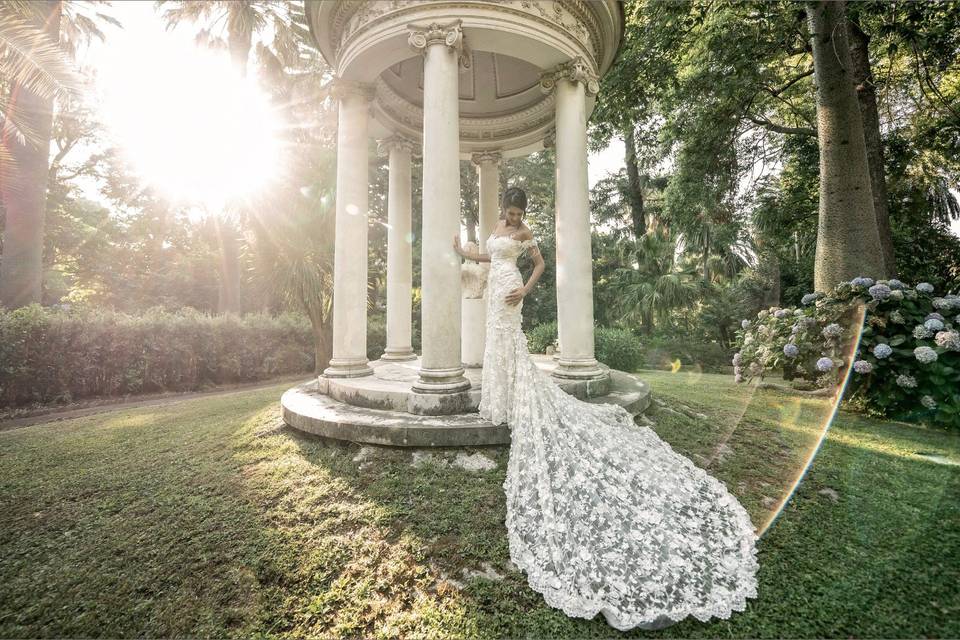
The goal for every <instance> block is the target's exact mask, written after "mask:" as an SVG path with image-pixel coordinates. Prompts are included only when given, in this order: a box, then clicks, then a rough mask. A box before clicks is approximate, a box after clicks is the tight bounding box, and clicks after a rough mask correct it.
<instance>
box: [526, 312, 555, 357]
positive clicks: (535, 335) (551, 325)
mask: <svg viewBox="0 0 960 640" xmlns="http://www.w3.org/2000/svg"><path fill="white" fill-rule="evenodd" d="M556 340H557V321H556V320H553V321H551V322H544V323H542V324H538V325H537V326H535V327H534V328H533V329H531V330H530V331H528V332H527V348H528V349H529V350H530V352H531V353H546V351H547V347H548V346H549V345H552V344H553V343H554V342H556Z"/></svg>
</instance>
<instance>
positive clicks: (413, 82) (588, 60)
mask: <svg viewBox="0 0 960 640" xmlns="http://www.w3.org/2000/svg"><path fill="white" fill-rule="evenodd" d="M305 7H306V15H307V19H308V22H309V25H310V31H311V34H312V35H313V38H314V40H315V41H316V43H317V46H318V47H319V49H320V51H321V52H322V54H323V56H324V58H326V60H327V62H328V63H329V64H330V66H331V67H332V68H333V70H334V72H335V74H336V75H337V77H339V78H343V79H345V80H351V81H356V82H361V83H368V84H370V85H372V86H373V87H374V89H375V98H374V102H373V105H372V113H373V120H372V122H371V123H370V134H371V135H373V136H376V137H386V136H390V135H395V134H399V135H402V136H405V137H408V138H410V139H411V140H413V141H414V142H415V143H420V142H422V129H423V118H424V114H423V58H422V56H420V55H418V54H417V53H415V52H414V51H413V49H412V48H411V46H410V44H409V43H408V39H409V36H410V28H411V27H421V28H422V27H425V26H427V25H431V24H439V25H443V24H449V23H452V22H455V21H459V23H460V24H461V28H462V31H463V41H464V44H465V47H466V49H465V53H466V54H467V55H466V56H465V58H466V59H468V60H469V65H467V66H466V67H465V68H461V69H460V150H461V157H466V158H469V157H470V154H471V153H473V152H478V151H499V152H501V153H503V154H504V155H505V156H507V157H510V156H519V155H526V154H528V153H531V152H533V151H537V150H539V149H542V148H543V140H544V138H545V136H547V135H549V133H550V132H551V130H552V129H553V126H554V119H555V98H554V95H553V93H552V92H549V91H548V92H543V91H541V90H540V77H541V74H543V73H544V72H547V71H550V70H552V69H554V68H555V67H556V66H557V65H559V64H561V63H566V62H568V61H571V60H576V59H579V60H581V61H582V63H583V65H584V66H585V68H586V69H587V70H588V71H589V72H590V73H591V74H593V75H594V76H596V77H600V76H602V75H603V74H604V73H605V72H606V70H607V69H608V68H609V67H610V65H611V64H612V63H613V59H614V56H615V55H616V52H617V49H618V48H619V46H620V39H621V37H622V33H623V8H622V3H621V2H620V1H619V0H378V1H375V2H357V1H355V0H341V1H334V0H306V4H305ZM594 103H595V98H594V97H593V95H592V94H591V93H588V94H587V105H586V108H587V114H588V115H589V113H590V112H591V111H592V110H593V106H594Z"/></svg>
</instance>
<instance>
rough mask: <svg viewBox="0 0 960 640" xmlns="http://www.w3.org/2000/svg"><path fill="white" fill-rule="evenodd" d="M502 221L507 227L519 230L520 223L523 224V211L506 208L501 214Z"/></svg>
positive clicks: (516, 208)
mask: <svg viewBox="0 0 960 640" xmlns="http://www.w3.org/2000/svg"><path fill="white" fill-rule="evenodd" d="M503 220H504V221H505V222H506V223H507V225H508V226H511V227H517V228H520V223H521V222H523V209H521V208H520V207H507V210H506V211H504V213H503Z"/></svg>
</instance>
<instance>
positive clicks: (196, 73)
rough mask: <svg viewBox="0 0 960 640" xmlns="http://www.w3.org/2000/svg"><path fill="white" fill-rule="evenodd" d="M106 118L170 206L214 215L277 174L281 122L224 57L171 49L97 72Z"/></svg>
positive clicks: (113, 63) (120, 59) (111, 63)
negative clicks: (185, 205)
mask: <svg viewBox="0 0 960 640" xmlns="http://www.w3.org/2000/svg"><path fill="white" fill-rule="evenodd" d="M100 81H101V86H102V88H103V110H104V119H105V121H106V122H107V123H108V125H109V126H110V127H111V129H112V130H113V131H114V133H115V135H116V137H117V141H118V144H120V145H121V147H123V149H124V150H125V153H126V155H127V156H128V157H129V159H130V160H131V162H132V163H133V165H134V166H135V167H136V169H137V171H138V172H139V173H140V174H141V175H142V177H143V178H144V179H145V180H146V181H148V182H150V183H151V184H153V185H155V186H156V187H157V188H158V189H160V190H161V191H162V192H163V193H164V194H165V195H166V196H167V197H169V198H171V199H173V200H175V201H185V202H194V203H202V204H204V205H205V206H207V207H210V208H211V209H214V210H219V209H220V208H221V207H222V206H223V205H224V204H225V203H226V202H227V201H228V200H230V199H232V198H239V197H244V196H250V195H252V194H254V193H255V192H256V191H257V190H258V189H260V188H262V187H263V186H264V184H265V183H266V182H268V181H269V180H270V178H271V177H273V176H274V174H275V170H276V167H277V163H278V160H279V157H278V156H279V153H278V152H279V141H278V137H277V132H278V131H279V122H278V118H277V117H276V115H275V113H274V110H273V109H272V108H271V105H270V103H269V100H268V97H267V96H266V95H265V94H264V92H263V91H262V90H261V89H260V88H259V87H258V86H257V85H256V82H255V80H254V78H253V77H252V76H251V77H248V78H246V79H245V78H242V77H240V75H239V73H238V72H237V71H236V70H235V69H234V68H233V67H232V66H231V64H230V60H229V57H228V56H227V55H226V54H225V53H220V52H212V51H208V50H203V49H198V48H196V47H193V48H190V49H188V50H184V49H183V48H170V49H169V50H165V51H163V52H156V51H155V52H153V54H152V55H149V56H138V57H137V58H135V59H131V58H127V57H119V56H118V57H114V58H113V59H112V60H109V61H108V62H107V63H106V64H104V65H103V66H102V67H101V71H100Z"/></svg>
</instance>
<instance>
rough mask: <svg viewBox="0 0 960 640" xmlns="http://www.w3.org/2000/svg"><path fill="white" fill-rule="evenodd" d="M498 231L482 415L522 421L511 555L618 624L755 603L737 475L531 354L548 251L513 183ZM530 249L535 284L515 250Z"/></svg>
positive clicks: (541, 584) (584, 612)
mask: <svg viewBox="0 0 960 640" xmlns="http://www.w3.org/2000/svg"><path fill="white" fill-rule="evenodd" d="M501 206H502V209H503V218H502V219H501V220H500V222H499V223H498V224H497V227H496V229H494V231H493V234H492V235H491V236H490V238H489V239H488V240H487V244H486V247H487V251H488V252H489V253H488V254H478V253H470V252H467V251H465V250H464V249H463V248H462V247H461V246H460V239H459V237H455V238H454V241H453V246H454V249H455V251H456V252H457V253H458V254H459V255H460V256H462V257H464V258H467V259H469V260H475V261H478V262H490V271H489V275H488V281H487V321H486V350H485V352H484V356H483V374H482V382H481V400H480V407H479V410H480V415H481V417H483V418H485V419H487V420H489V421H490V422H492V423H494V424H503V423H507V424H509V425H510V434H511V444H510V456H509V462H508V464H507V474H506V480H505V481H504V484H503V488H504V490H505V492H506V503H507V517H506V525H507V533H508V537H509V544H510V559H511V560H512V561H513V563H514V564H516V565H517V566H518V567H520V568H521V569H522V570H523V571H525V572H526V574H527V579H528V582H529V584H530V586H531V587H532V588H533V589H534V590H536V591H538V592H540V593H542V594H543V597H544V599H545V600H546V602H547V604H549V605H550V606H552V607H555V608H558V609H562V610H563V611H564V613H566V614H567V615H569V616H575V617H580V618H587V619H591V618H593V617H594V616H595V615H596V614H597V613H598V612H600V613H603V615H604V617H605V618H606V620H607V622H608V623H609V624H610V625H611V626H613V627H615V628H617V629H619V630H627V629H632V628H643V629H659V628H662V627H665V626H668V625H671V624H673V623H674V622H677V621H679V620H681V619H683V618H685V617H687V616H691V615H692V616H693V617H695V618H696V619H698V620H700V621H702V622H706V621H707V620H709V619H710V618H712V617H719V618H729V617H730V614H731V612H732V611H743V610H744V609H745V608H746V600H747V598H755V597H756V595H757V587H756V584H757V582H756V571H757V568H758V564H757V560H756V548H755V542H756V540H757V535H756V533H755V531H754V527H753V524H752V523H751V521H750V516H749V515H748V514H747V512H746V510H745V509H744V508H743V506H742V505H741V504H740V503H739V502H738V501H737V499H736V498H735V497H734V496H733V495H731V494H730V493H729V491H728V490H727V488H726V486H725V485H724V484H723V483H722V482H721V481H719V480H717V479H716V478H714V477H712V476H710V475H709V474H708V473H707V472H706V471H704V470H702V469H700V468H699V467H697V466H695V465H694V464H693V463H692V462H691V461H690V460H689V459H687V458H686V457H684V456H683V455H681V454H679V453H677V452H675V451H674V450H673V449H672V448H671V446H670V445H669V444H667V443H666V442H665V441H663V440H661V439H660V438H659V437H658V436H657V434H656V433H655V432H654V431H653V430H652V429H650V428H649V427H645V426H638V425H637V424H636V423H635V422H634V420H633V418H632V417H631V415H630V414H629V413H628V412H627V411H626V410H625V409H624V408H623V407H620V406H619V405H613V404H592V403H588V402H583V401H580V400H578V399H577V398H575V397H573V396H571V395H569V394H567V393H566V392H564V391H563V390H562V389H560V387H558V386H557V385H556V384H555V383H554V382H553V380H552V379H551V377H550V376H549V375H548V374H547V373H545V372H543V371H541V370H540V369H539V368H538V367H537V365H536V364H535V363H534V362H533V360H532V359H531V358H530V355H529V353H528V351H527V340H526V337H525V336H524V334H523V331H522V330H521V328H520V311H521V308H522V307H523V298H524V296H526V295H527V294H528V293H529V292H530V290H531V289H532V287H533V285H534V284H535V283H536V281H537V279H539V277H540V274H541V273H543V267H544V263H543V257H542V256H541V255H540V252H539V250H538V249H537V242H536V240H535V239H534V238H533V235H532V234H531V232H530V229H529V228H528V227H527V226H526V225H525V224H524V223H523V215H524V212H525V210H526V207H527V197H526V194H525V193H524V192H523V190H522V189H519V188H517V187H511V188H510V189H507V191H506V193H504V196H503V200H502V203H501ZM524 251H530V253H531V257H532V258H533V260H534V263H535V266H534V270H533V274H532V275H531V277H530V278H529V280H528V281H527V283H526V284H524V283H523V279H522V277H521V275H520V271H519V270H518V269H517V265H516V260H517V257H518V256H519V255H521V254H522V253H523V252H524Z"/></svg>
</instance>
